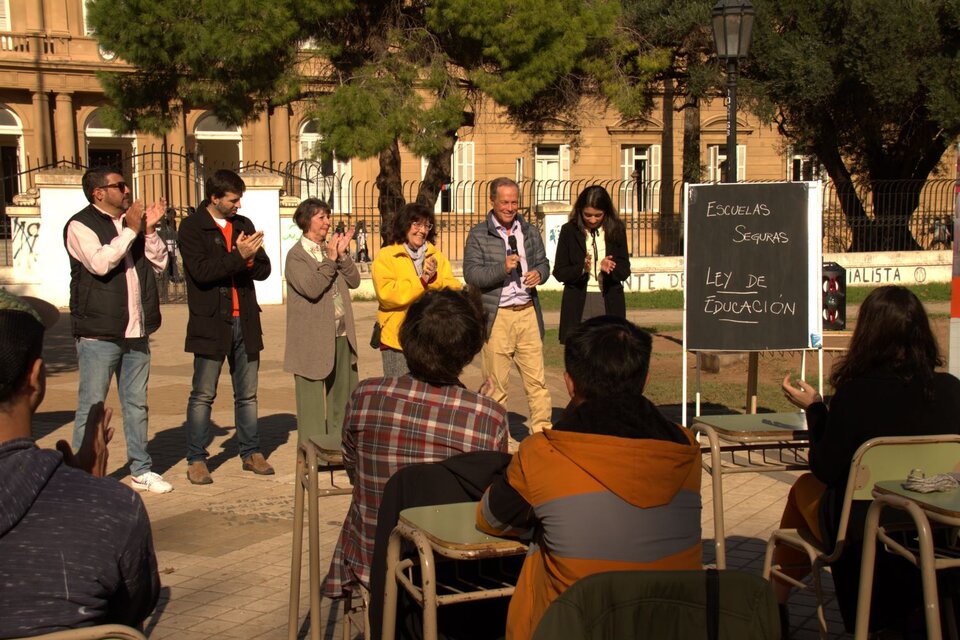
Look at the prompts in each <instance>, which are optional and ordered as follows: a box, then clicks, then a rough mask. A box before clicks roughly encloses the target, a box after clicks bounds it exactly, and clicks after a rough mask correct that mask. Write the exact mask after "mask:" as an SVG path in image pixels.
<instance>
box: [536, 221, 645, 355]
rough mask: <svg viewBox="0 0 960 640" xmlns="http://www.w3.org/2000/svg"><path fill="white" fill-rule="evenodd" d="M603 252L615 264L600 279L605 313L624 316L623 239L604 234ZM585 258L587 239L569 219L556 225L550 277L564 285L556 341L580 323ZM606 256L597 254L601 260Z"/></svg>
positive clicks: (626, 264) (626, 263)
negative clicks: (556, 231)
mask: <svg viewBox="0 0 960 640" xmlns="http://www.w3.org/2000/svg"><path fill="white" fill-rule="evenodd" d="M604 241H605V242H606V246H607V255H608V256H611V257H612V258H613V261H614V262H615V263H616V266H615V267H614V268H613V271H612V272H610V274H609V275H604V276H603V277H602V278H601V279H600V290H601V293H602V294H603V302H604V305H605V306H606V311H607V314H608V315H612V316H620V317H621V318H625V317H626V316H627V307H626V302H625V301H624V299H623V281H624V280H626V279H627V278H629V277H630V255H629V254H628V252H627V238H626V236H624V235H621V236H620V237H607V236H606V235H604ZM586 257H587V239H586V237H585V236H584V235H583V232H582V231H580V229H579V228H578V227H577V223H576V222H574V221H570V222H568V223H566V224H565V225H563V226H562V227H560V239H559V240H558V241H557V255H556V257H555V258H554V260H553V277H554V278H556V279H557V280H559V281H560V282H562V283H563V284H564V287H563V300H562V302H561V304H560V342H563V341H564V340H565V339H566V337H567V336H568V335H570V333H571V332H572V331H573V330H574V329H576V328H577V327H578V326H579V325H580V317H581V316H582V315H583V305H584V304H585V303H586V300H587V281H588V279H589V276H588V274H586V273H584V272H583V261H584V260H585V259H586ZM604 257H606V256H601V258H600V259H601V260H602V259H603V258H604Z"/></svg>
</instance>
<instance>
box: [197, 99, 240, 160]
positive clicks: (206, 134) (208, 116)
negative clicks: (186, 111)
mask: <svg viewBox="0 0 960 640" xmlns="http://www.w3.org/2000/svg"><path fill="white" fill-rule="evenodd" d="M193 136H194V138H195V139H196V142H197V157H198V159H199V160H200V162H201V163H202V164H203V165H204V166H205V167H207V168H208V169H213V170H216V169H233V170H236V169H237V168H238V167H239V166H240V162H241V161H242V160H243V147H242V145H241V144H240V127H237V126H233V125H229V124H227V123H225V122H223V121H222V120H220V119H219V118H218V117H217V116H215V115H214V114H213V113H210V112H207V113H205V114H203V115H202V116H200V119H199V120H197V124H196V126H195V127H194V128H193Z"/></svg>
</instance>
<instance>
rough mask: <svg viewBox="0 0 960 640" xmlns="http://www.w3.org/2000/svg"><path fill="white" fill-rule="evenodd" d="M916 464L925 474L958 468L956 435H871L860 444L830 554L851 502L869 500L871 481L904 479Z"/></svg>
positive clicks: (839, 543) (842, 531)
mask: <svg viewBox="0 0 960 640" xmlns="http://www.w3.org/2000/svg"><path fill="white" fill-rule="evenodd" d="M917 468H919V469H923V471H924V472H925V473H926V474H927V475H934V474H937V473H948V472H953V471H960V435H946V434H941V435H932V436H896V437H886V438H873V439H871V440H867V441H866V442H864V443H863V444H862V445H860V448H859V449H857V452H856V453H855V454H854V456H853V462H852V463H851V464H850V473H849V475H848V476H847V490H846V493H845V494H844V496H843V509H842V511H841V512H840V528H839V531H838V535H837V546H836V548H835V550H834V553H833V554H831V555H832V556H836V555H837V554H838V553H839V552H840V550H841V549H842V546H843V541H844V539H845V538H846V532H847V524H848V522H849V519H850V507H851V505H852V504H853V502H854V501H855V500H867V501H869V500H873V485H875V484H876V483H878V482H881V481H883V480H906V479H907V475H908V474H909V473H910V471H911V470H912V469H917Z"/></svg>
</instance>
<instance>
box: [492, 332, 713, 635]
mask: <svg viewBox="0 0 960 640" xmlns="http://www.w3.org/2000/svg"><path fill="white" fill-rule="evenodd" d="M651 344H652V340H651V338H650V335H649V334H647V333H646V332H644V331H641V330H640V329H639V328H637V327H636V326H635V325H634V324H632V323H630V322H629V321H627V320H624V319H622V318H615V317H612V316H601V317H598V318H593V319H591V320H588V321H586V322H584V323H583V324H582V325H581V326H580V327H579V328H578V329H577V330H576V331H575V332H574V333H573V334H572V335H570V337H568V338H567V340H566V343H565V347H566V349H565V352H564V366H565V369H566V371H565V373H564V376H563V377H564V380H565V382H566V385H567V391H568V392H569V394H570V398H571V400H570V404H569V405H567V408H566V411H565V412H564V414H563V416H562V417H561V418H560V421H559V422H557V424H556V425H554V427H553V429H547V430H545V431H543V432H542V433H536V434H534V435H532V436H530V437H529V438H527V439H525V440H524V441H523V442H522V443H521V444H520V449H519V450H518V451H517V453H516V455H514V457H513V461H512V462H511V463H510V465H509V466H508V467H507V470H506V475H505V476H501V477H500V478H499V479H497V480H496V481H495V482H494V483H493V484H492V485H491V486H490V487H489V488H488V489H487V491H486V493H485V494H484V496H483V500H482V501H481V503H480V505H479V507H478V509H477V527H478V528H480V529H482V530H483V531H485V532H487V533H492V534H496V535H506V536H511V537H519V538H522V539H529V540H530V541H531V542H530V551H529V552H528V554H527V558H526V560H525V562H524V565H523V569H522V571H521V572H520V578H519V580H518V582H517V589H516V592H515V593H514V595H513V599H512V600H511V602H510V610H509V614H508V616H507V640H526V639H527V638H530V637H531V636H532V635H533V632H534V630H535V629H536V627H537V624H538V623H539V622H540V618H541V617H542V616H543V614H544V612H545V611H546V609H547V607H548V606H549V605H550V603H551V602H552V601H553V600H555V599H556V598H557V597H558V596H559V595H560V594H561V593H563V592H564V591H565V590H566V589H567V588H568V587H570V586H571V585H572V584H573V583H574V582H576V581H577V580H578V579H580V578H583V577H585V576H588V575H591V574H594V573H600V572H603V571H620V570H622V571H627V570H636V569H697V570H699V569H701V568H702V565H701V560H702V558H701V554H702V549H701V537H700V510H701V504H700V447H699V445H698V444H697V443H696V441H695V439H694V437H693V435H692V434H691V433H690V432H689V431H687V430H686V429H683V428H682V427H680V426H678V425H676V424H674V423H673V422H671V421H669V420H667V419H666V418H665V417H664V416H663V415H662V414H661V413H660V411H658V410H657V408H656V407H655V406H654V405H653V403H651V402H650V401H649V400H647V399H646V398H645V397H644V396H643V388H644V386H645V384H646V381H647V378H648V371H649V366H650V352H651Z"/></svg>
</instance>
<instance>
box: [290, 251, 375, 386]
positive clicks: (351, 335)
mask: <svg viewBox="0 0 960 640" xmlns="http://www.w3.org/2000/svg"><path fill="white" fill-rule="evenodd" d="M284 276H285V277H286V279H287V346H286V351H285V352H284V356H283V370H284V371H286V372H288V373H293V374H296V375H298V376H302V377H304V378H308V379H310V380H322V379H323V378H326V377H327V376H328V375H330V372H331V371H332V370H333V359H334V353H335V351H334V340H335V339H336V331H335V329H334V323H335V317H334V309H333V290H332V288H331V287H333V286H336V287H338V289H339V291H340V297H341V298H343V311H344V323H345V324H346V327H347V339H348V340H349V341H350V349H351V350H352V352H353V353H352V357H351V360H350V361H351V363H355V362H356V361H357V334H356V331H355V330H354V326H353V308H352V307H351V306H350V289H356V288H357V287H358V286H360V272H359V271H357V266H356V265H355V264H354V263H353V260H351V259H350V256H349V255H344V257H343V260H342V261H341V262H340V264H339V265H338V264H337V263H336V262H334V261H333V260H330V259H329V258H324V259H323V262H317V261H316V259H314V257H313V256H311V255H310V254H309V253H308V252H307V250H306V249H304V248H303V245H302V244H300V241H299V240H298V241H297V243H296V244H295V245H293V247H292V248H291V249H290V251H288V252H287V261H286V264H285V267H284Z"/></svg>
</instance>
